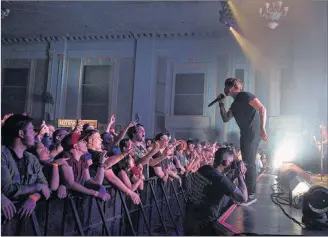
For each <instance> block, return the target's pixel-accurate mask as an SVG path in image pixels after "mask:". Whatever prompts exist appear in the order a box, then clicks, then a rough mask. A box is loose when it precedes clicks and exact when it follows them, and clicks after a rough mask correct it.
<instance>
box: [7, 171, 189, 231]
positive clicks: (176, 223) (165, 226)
mask: <svg viewBox="0 0 328 237" xmlns="http://www.w3.org/2000/svg"><path fill="white" fill-rule="evenodd" d="M106 188H107V191H108V192H109V193H110V194H111V197H112V198H111V199H110V200H109V201H107V202H102V201H101V200H99V199H96V198H94V197H91V196H84V195H83V196H75V195H73V194H72V193H70V194H69V195H68V197H67V198H65V199H64V200H59V199H57V198H54V197H52V198H51V199H49V200H48V201H41V202H39V203H38V204H37V206H36V208H35V210H34V212H33V214H32V215H31V217H29V218H28V219H25V220H20V219H19V218H18V217H17V216H16V217H15V218H14V219H12V220H11V221H9V222H7V223H3V224H2V226H1V233H2V235H45V236H48V235H62V236H63V235H107V236H109V235H183V231H182V222H183V215H184V208H185V204H186V194H185V192H186V190H183V189H182V187H179V183H178V182H177V181H176V180H173V181H168V182H167V183H163V182H162V181H160V180H159V179H157V177H154V178H150V179H148V180H145V185H144V190H142V191H138V193H139V194H140V196H141V203H140V204H139V205H135V204H133V203H132V201H131V200H130V198H129V197H127V196H126V195H125V194H123V193H122V192H121V191H119V190H117V189H116V188H114V187H112V186H106ZM18 207H19V204H17V208H18ZM31 223H32V225H31Z"/></svg>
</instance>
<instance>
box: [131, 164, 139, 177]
mask: <svg viewBox="0 0 328 237" xmlns="http://www.w3.org/2000/svg"><path fill="white" fill-rule="evenodd" d="M131 172H132V174H134V175H135V176H138V175H139V169H138V168H137V167H136V166H133V167H132V168H131Z"/></svg>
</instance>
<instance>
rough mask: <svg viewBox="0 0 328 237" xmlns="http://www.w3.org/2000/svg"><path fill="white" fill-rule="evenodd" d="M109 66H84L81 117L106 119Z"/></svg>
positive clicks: (101, 120)
mask: <svg viewBox="0 0 328 237" xmlns="http://www.w3.org/2000/svg"><path fill="white" fill-rule="evenodd" d="M109 80H110V66H108V65H100V66H98V65H97V66H84V77H83V82H82V112H81V117H82V119H86V120H87V119H97V120H98V122H100V123H107V122H108V121H107V120H108V104H109Z"/></svg>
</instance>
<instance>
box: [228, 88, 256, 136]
mask: <svg viewBox="0 0 328 237" xmlns="http://www.w3.org/2000/svg"><path fill="white" fill-rule="evenodd" d="M255 98H256V96H255V95H253V94H252V93H249V92H244V91H243V92H239V94H238V95H237V96H236V98H235V100H234V102H233V103H232V104H231V107H230V110H231V111H232V114H233V116H234V117H235V120H236V122H237V124H238V126H239V128H240V134H241V135H242V136H246V137H248V138H255V137H259V136H260V115H259V112H258V111H257V110H256V109H254V107H253V106H251V105H250V104H249V102H250V101H251V100H253V99H255Z"/></svg>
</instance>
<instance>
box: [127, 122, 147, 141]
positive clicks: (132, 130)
mask: <svg viewBox="0 0 328 237" xmlns="http://www.w3.org/2000/svg"><path fill="white" fill-rule="evenodd" d="M137 127H144V126H143V125H142V124H140V123H138V124H136V126H133V127H130V128H129V129H128V131H127V132H126V135H127V136H128V138H130V139H132V138H133V135H134V134H136V132H137Z"/></svg>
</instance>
